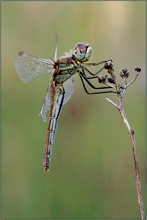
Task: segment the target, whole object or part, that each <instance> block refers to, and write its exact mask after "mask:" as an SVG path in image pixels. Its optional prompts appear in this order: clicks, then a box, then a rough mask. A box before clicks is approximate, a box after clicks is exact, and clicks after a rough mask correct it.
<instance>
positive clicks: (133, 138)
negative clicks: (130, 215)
mask: <svg viewBox="0 0 147 220" xmlns="http://www.w3.org/2000/svg"><path fill="white" fill-rule="evenodd" d="M106 100H107V101H108V102H110V103H111V104H113V105H114V106H115V107H116V108H117V109H118V111H119V113H120V115H121V117H122V119H123V122H124V124H125V126H126V128H127V130H128V133H129V136H130V139H131V143H132V150H133V158H134V169H135V178H136V189H137V197H138V204H139V210H140V216H141V219H145V217H144V206H143V200H142V195H141V181H140V174H139V166H138V157H137V151H136V141H135V134H134V131H133V130H132V128H131V126H130V124H129V122H128V120H127V117H126V114H125V112H124V109H123V106H122V107H121V108H119V106H117V105H116V104H115V103H114V102H112V101H111V100H110V99H108V98H106Z"/></svg>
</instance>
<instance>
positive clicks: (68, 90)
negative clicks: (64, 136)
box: [40, 77, 74, 122]
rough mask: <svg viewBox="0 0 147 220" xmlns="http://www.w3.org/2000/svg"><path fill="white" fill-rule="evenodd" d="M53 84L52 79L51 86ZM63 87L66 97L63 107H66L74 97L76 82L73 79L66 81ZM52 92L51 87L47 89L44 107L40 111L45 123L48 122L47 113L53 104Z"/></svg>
mask: <svg viewBox="0 0 147 220" xmlns="http://www.w3.org/2000/svg"><path fill="white" fill-rule="evenodd" d="M51 83H52V79H51V82H50V84H51ZM63 87H64V90H65V97H64V101H63V105H65V104H66V103H67V102H68V101H69V99H70V98H71V96H72V95H73V92H74V80H73V78H72V77H71V78H69V79H68V80H67V81H65V82H64V83H63ZM51 93H52V92H51V90H50V85H49V87H48V88H47V92H46V96H45V98H44V101H43V105H42V108H41V111H40V115H41V116H42V119H43V121H44V122H46V118H47V111H48V110H49V109H50V106H51V104H52V101H51V100H52V99H51V95H52V94H51Z"/></svg>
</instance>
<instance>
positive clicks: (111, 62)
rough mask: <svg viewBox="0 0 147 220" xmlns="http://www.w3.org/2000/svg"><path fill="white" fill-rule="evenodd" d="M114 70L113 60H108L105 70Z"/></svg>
mask: <svg viewBox="0 0 147 220" xmlns="http://www.w3.org/2000/svg"><path fill="white" fill-rule="evenodd" d="M110 67H111V68H112V67H113V61H112V60H108V61H107V62H106V63H105V65H104V68H105V69H109V68H110Z"/></svg>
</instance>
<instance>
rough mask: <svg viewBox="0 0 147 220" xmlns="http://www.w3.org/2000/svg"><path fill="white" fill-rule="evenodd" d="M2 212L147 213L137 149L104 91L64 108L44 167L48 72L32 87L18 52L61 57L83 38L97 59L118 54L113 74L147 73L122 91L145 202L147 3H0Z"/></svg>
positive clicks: (80, 94) (80, 96) (79, 95)
mask: <svg viewBox="0 0 147 220" xmlns="http://www.w3.org/2000/svg"><path fill="white" fill-rule="evenodd" d="M1 6H2V7H1V13H2V14H1V18H2V23H1V24H2V77H1V79H2V82H1V83H2V217H3V218H14V219H16V218H128V219H129V218H139V217H140V215H139V208H138V203H137V195H136V185H135V176H134V165H133V156H132V147H131V143H130V139H129V136H128V133H127V130H126V128H125V126H124V124H123V122H122V119H121V117H120V115H119V113H118V112H117V111H116V109H115V108H114V107H113V106H112V105H111V104H109V103H108V102H107V101H106V100H105V97H109V98H111V99H112V100H114V101H116V102H117V99H116V97H115V95H112V94H108V95H101V96H100V95H94V96H88V95H87V94H85V92H84V90H83V88H82V85H81V82H80V79H79V77H78V76H77V77H76V78H75V92H74V95H73V97H72V98H71V100H70V101H69V102H68V104H66V105H65V106H64V108H63V110H62V113H61V116H60V118H59V123H58V128H57V132H56V137H55V141H54V145H53V154H52V163H51V169H50V172H49V173H44V172H43V165H42V164H43V148H44V142H45V135H46V128H47V124H45V123H43V121H42V119H41V117H40V116H39V115H38V114H39V112H40V109H41V106H42V103H43V99H44V96H45V93H46V89H47V86H48V83H49V79H50V76H49V75H48V76H44V77H40V78H37V79H35V80H33V81H31V82H30V83H28V84H27V85H26V84H24V83H23V82H22V81H21V80H20V79H19V77H18V76H17V74H16V71H15V68H14V62H15V57H16V55H17V54H18V52H20V51H25V52H27V53H30V54H32V55H34V56H37V57H44V58H53V57H54V50H55V34H56V33H58V38H59V55H60V56H61V55H63V54H64V52H67V51H69V50H70V49H72V48H73V47H74V45H75V44H76V43H77V42H79V41H82V42H86V43H90V45H91V46H92V48H93V55H92V58H91V60H90V61H101V60H106V59H112V60H113V61H114V68H115V72H116V73H118V72H119V69H120V68H122V67H127V68H128V69H129V70H130V72H131V77H130V80H131V79H132V78H133V76H134V68H135V67H140V68H141V69H142V72H141V74H140V76H139V78H138V80H137V81H136V82H135V83H134V84H133V85H132V86H131V87H129V89H128V91H127V92H126V95H125V97H124V107H125V110H126V114H127V117H128V120H129V122H130V124H131V126H132V128H133V129H134V130H135V134H136V142H137V152H138V157H139V168H140V175H141V184H142V194H143V200H144V203H145V72H146V69H145V67H146V66H145V60H146V59H145V58H146V57H145V47H146V45H145V2H143V1H140V2H139V1H138V2H137V1H136V2H135V1H134V2H133V1H130V2H125V1H119V2H115V1H114V2H111V1H106V2H105V1H103V2H101V1H100V2H99V1H93V2H92V1H91V2H88V1H87V2H84V1H83V2H78V1H75V2H73V1H72V2H68V1H65V2H64V1H58V2H56V1H54V2H53V1H49V2H43V1H42V2H41V1H38V2H35V1H34V2H31V1H30V2H28V1H26V2H19V1H18V2H15V1H13V2H10V1H9V2H4V1H3V2H2V3H1Z"/></svg>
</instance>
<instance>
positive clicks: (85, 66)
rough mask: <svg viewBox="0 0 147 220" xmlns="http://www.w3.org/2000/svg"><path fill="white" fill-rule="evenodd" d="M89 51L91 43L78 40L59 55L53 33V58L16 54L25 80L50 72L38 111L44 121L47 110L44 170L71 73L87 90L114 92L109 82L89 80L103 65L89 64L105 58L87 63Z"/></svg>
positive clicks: (71, 84)
mask: <svg viewBox="0 0 147 220" xmlns="http://www.w3.org/2000/svg"><path fill="white" fill-rule="evenodd" d="M91 55H92V47H91V46H90V44H87V43H83V42H78V43H77V44H76V45H75V47H74V50H70V51H69V52H68V53H65V55H64V56H61V57H59V56H58V39H57V37H56V47H55V55H54V59H49V58H37V57H34V56H32V55H30V54H28V53H25V52H19V53H18V55H17V57H16V60H15V68H16V72H17V74H18V76H19V77H20V79H21V80H22V81H23V82H24V83H28V82H29V81H31V80H32V79H34V78H36V77H38V76H43V75H46V74H50V75H51V77H50V81H49V86H48V88H47V91H46V96H45V98H44V101H43V105H42V108H41V111H40V115H41V116H42V119H43V121H44V122H46V120H47V112H48V110H50V113H49V119H48V126H47V131H46V138H45V146H44V160H43V166H44V171H45V172H47V171H49V169H50V163H51V155H52V146H53V142H54V136H55V131H56V127H57V121H58V118H59V115H60V112H61V109H62V107H63V105H64V104H66V103H67V102H68V101H69V99H70V98H71V96H72V95H73V92H74V79H73V77H74V75H75V74H78V75H79V76H80V79H81V81H82V85H83V88H84V90H85V92H86V93H87V94H102V93H115V92H114V91H111V90H110V88H111V87H109V86H103V87H95V86H94V85H93V83H91V79H94V78H97V75H98V73H99V72H101V71H102V70H103V69H104V67H102V68H101V69H100V70H99V71H97V72H95V73H93V72H92V71H90V70H89V67H94V66H98V65H100V64H105V63H106V62H107V61H108V60H106V61H101V62H95V63H88V62H87V61H88V60H89V58H90V57H91ZM87 74H90V75H91V77H88V76H87ZM86 84H88V85H89V86H90V87H91V88H92V89H94V92H89V91H88V89H87V86H86Z"/></svg>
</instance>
